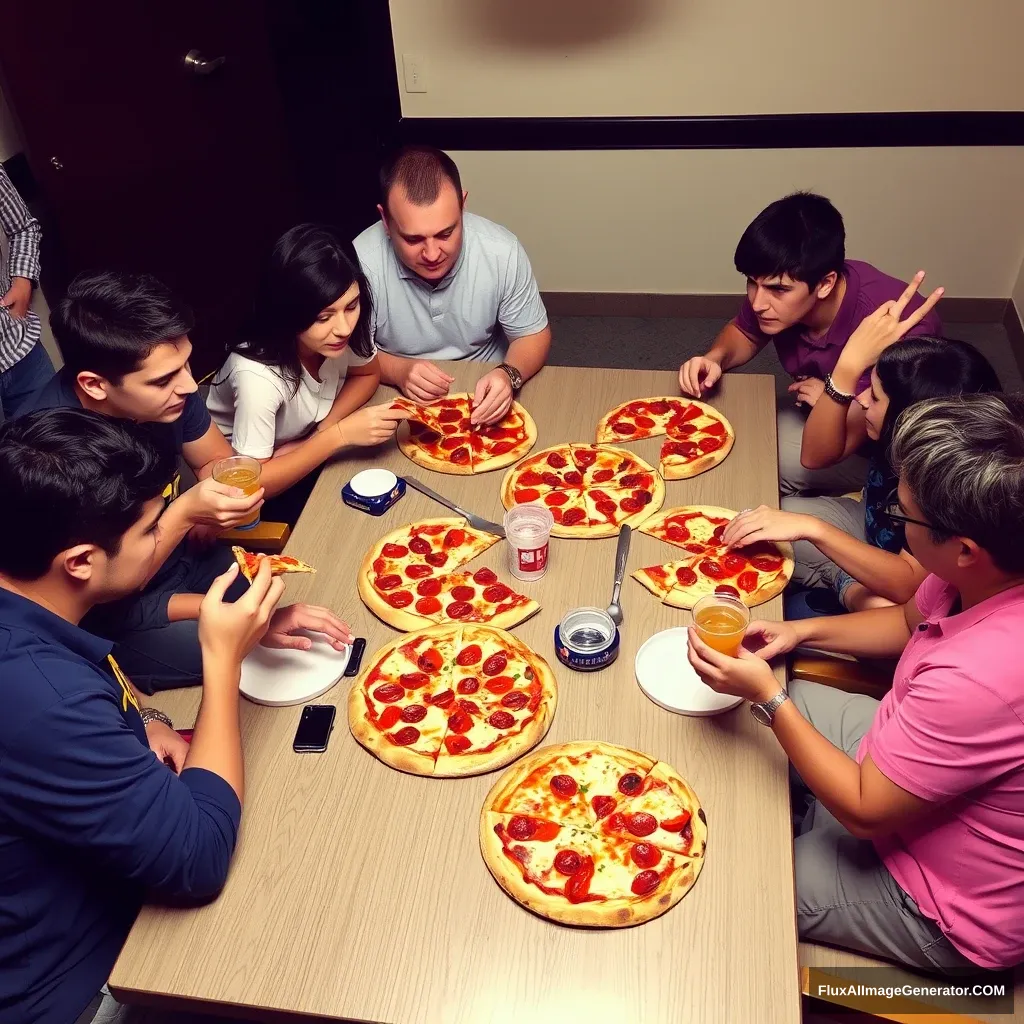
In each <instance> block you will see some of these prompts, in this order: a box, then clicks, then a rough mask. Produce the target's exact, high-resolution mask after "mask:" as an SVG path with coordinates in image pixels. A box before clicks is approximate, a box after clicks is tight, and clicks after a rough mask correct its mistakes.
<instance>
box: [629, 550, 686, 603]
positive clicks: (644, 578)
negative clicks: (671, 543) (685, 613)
mask: <svg viewBox="0 0 1024 1024" xmlns="http://www.w3.org/2000/svg"><path fill="white" fill-rule="evenodd" d="M633 579H635V580H636V581H637V583H639V584H641V585H642V586H644V587H646V588H647V589H648V590H649V591H650V592H651V593H652V594H653V595H654V596H655V597H657V598H660V599H661V600H662V601H664V602H666V603H668V598H669V595H670V594H672V592H673V591H674V590H675V589H676V588H677V587H687V586H691V585H693V584H694V583H696V582H697V574H696V572H694V570H693V557H692V556H691V557H690V558H680V559H677V560H676V561H674V562H666V563H665V564H664V565H648V566H646V567H644V568H643V569H637V570H636V572H634V573H633ZM680 607H682V606H680Z"/></svg>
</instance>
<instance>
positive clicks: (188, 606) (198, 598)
mask: <svg viewBox="0 0 1024 1024" xmlns="http://www.w3.org/2000/svg"><path fill="white" fill-rule="evenodd" d="M202 603H203V595H202V594H171V599H170V600H169V601H168V602H167V620H168V621H169V622H184V621H186V620H187V619H198V618H199V606H200V605H201V604H202Z"/></svg>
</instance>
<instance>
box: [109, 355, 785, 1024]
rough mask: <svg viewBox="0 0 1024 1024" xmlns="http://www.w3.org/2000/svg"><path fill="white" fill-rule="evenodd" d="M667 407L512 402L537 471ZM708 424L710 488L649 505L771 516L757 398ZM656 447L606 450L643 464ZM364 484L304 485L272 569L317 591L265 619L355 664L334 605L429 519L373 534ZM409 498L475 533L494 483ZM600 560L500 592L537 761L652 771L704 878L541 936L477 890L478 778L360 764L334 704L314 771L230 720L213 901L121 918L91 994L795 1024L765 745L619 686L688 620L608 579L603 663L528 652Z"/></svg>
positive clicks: (550, 393)
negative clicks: (680, 797)
mask: <svg viewBox="0 0 1024 1024" xmlns="http://www.w3.org/2000/svg"><path fill="white" fill-rule="evenodd" d="M446 368H447V369H449V370H450V372H451V373H452V374H453V375H454V376H455V378H456V384H455V385H454V388H456V389H457V388H460V387H461V388H471V387H472V381H473V380H475V378H476V376H478V375H479V373H480V367H479V366H477V365H468V364H451V365H450V366H448V367H446ZM676 389H677V384H676V378H675V374H674V373H668V372H664V371H646V370H644V371H639V370H636V371H623V370H598V369H572V368H563V367H549V368H547V369H545V370H544V371H543V372H542V373H541V374H540V376H539V377H538V378H536V379H535V380H533V381H531V382H530V383H529V384H527V386H526V388H525V389H524V392H523V398H522V400H523V402H524V404H525V405H526V407H527V408H528V409H529V410H530V412H531V413H532V414H533V415H534V417H535V418H536V420H537V426H538V428H539V434H540V436H539V440H538V448H542V447H545V446H547V445H550V444H554V443H556V442H560V441H576V440H581V441H587V440H590V439H591V438H592V437H593V435H594V428H595V425H596V423H597V421H598V419H599V418H600V416H601V415H602V414H603V413H604V412H606V411H607V410H608V409H610V408H611V407H612V406H614V405H616V404H617V403H619V402H621V401H625V400H627V399H629V398H634V397H641V396H646V395H660V394H676V393H677V390H676ZM384 397H386V396H385V394H384V392H382V394H381V395H380V396H379V400H383V399H384ZM715 405H716V406H718V407H719V408H720V409H721V410H722V411H723V412H724V413H725V414H726V415H727V416H728V417H729V419H730V420H731V421H732V423H733V425H734V426H735V428H736V433H737V440H736V445H735V448H734V449H733V451H732V453H731V455H730V456H729V457H728V458H727V459H726V460H725V462H724V463H723V464H722V465H721V466H719V467H717V468H716V469H714V470H712V471H711V472H709V473H705V474H704V475H702V476H699V477H697V478H696V479H694V480H689V481H679V482H675V483H669V484H668V494H667V499H666V507H667V506H672V505H682V504H691V503H698V504H710V505H723V506H725V507H727V508H735V509H741V508H746V507H750V506H754V505H757V504H759V503H762V502H763V503H766V504H771V505H775V504H777V496H778V487H777V482H776V473H777V468H776V448H775V392H774V385H773V382H772V378H770V377H766V376H754V375H746V374H738V375H737V374H730V375H728V376H727V378H726V380H725V381H724V382H723V385H722V387H721V389H720V392H719V393H718V394H717V395H716V397H715ZM659 445H660V439H652V440H648V441H644V442H639V443H637V444H635V445H632V446H631V447H632V448H633V450H635V451H637V452H638V454H640V455H642V456H643V457H645V458H647V459H648V461H650V462H652V463H653V464H654V465H657V461H658V449H659ZM366 465H383V466H387V467H389V468H391V469H393V470H394V471H395V472H396V473H399V474H401V473H402V472H404V471H406V470H408V469H409V468H410V464H409V462H408V461H407V460H406V459H405V458H404V457H403V456H402V455H401V453H400V452H399V451H398V450H397V448H396V447H395V446H394V445H392V446H389V447H388V448H386V449H383V450H377V451H373V452H368V453H365V454H363V455H359V456H356V457H355V458H352V459H346V460H344V461H343V462H340V463H338V464H337V465H335V466H332V467H330V468H329V469H327V470H326V471H325V472H324V473H323V474H322V476H321V478H320V481H319V483H318V484H317V487H316V490H315V491H314V493H313V496H312V498H311V500H310V502H309V504H308V506H307V508H306V511H305V513H304V514H303V516H302V519H301V521H300V522H299V524H298V528H297V529H296V531H295V533H294V535H293V538H292V541H291V543H290V544H289V546H288V551H289V552H290V553H293V554H295V555H297V556H299V557H300V558H304V559H307V560H308V561H310V562H311V563H313V564H314V565H315V566H317V567H318V572H317V574H316V575H315V576H313V577H308V578H307V577H293V578H291V579H290V581H289V585H288V595H287V599H288V600H290V601H295V600H304V601H310V602H315V603H319V604H328V605H331V606H332V607H333V608H335V609H337V610H338V611H339V612H340V613H341V614H342V615H343V617H345V618H347V620H348V621H349V622H350V623H351V624H352V626H353V627H354V629H355V631H356V633H357V635H363V636H366V637H367V638H368V641H369V646H368V656H370V655H372V652H373V651H375V650H376V649H377V648H378V647H380V646H382V645H383V644H384V643H385V642H386V641H388V640H390V639H392V638H393V637H394V636H395V633H394V631H393V630H391V628H390V627H388V626H385V625H384V624H383V623H381V622H379V621H377V620H376V619H375V618H374V617H373V616H372V615H371V614H370V613H369V611H368V610H367V609H366V608H365V607H364V606H363V605H362V603H361V602H360V601H359V599H358V597H357V596H356V590H355V583H354V580H355V573H356V568H357V566H358V565H359V562H360V560H361V559H362V557H363V554H364V552H365V551H366V550H367V549H368V548H369V547H370V545H371V544H372V543H373V542H374V541H376V540H377V539H378V538H379V537H380V536H381V535H382V534H383V533H385V532H386V531H389V530H391V529H393V528H394V527H397V526H400V525H402V524H403V523H406V522H410V521H412V520H415V519H421V518H424V517H426V516H436V515H439V514H444V513H443V510H442V509H441V508H440V507H439V506H437V505H436V504H434V503H432V502H430V501H428V500H427V499H426V498H424V497H422V496H421V495H419V494H417V493H415V492H413V491H411V490H410V491H409V492H408V494H407V495H406V497H405V498H403V499H402V500H401V501H400V502H399V503H398V504H397V505H396V506H395V507H394V508H393V509H391V510H390V511H389V512H388V514H387V515H386V516H384V517H382V518H381V519H374V518H372V517H370V516H367V515H364V514H363V513H360V512H357V511H355V510H353V509H350V508H348V507H346V506H345V505H343V504H342V503H341V501H340V498H339V491H340V489H341V486H342V484H343V483H344V482H345V480H347V479H348V478H349V477H350V476H351V475H352V474H353V473H354V472H355V471H356V470H358V469H361V468H364V466H366ZM421 472H422V471H421ZM428 476H429V480H430V483H431V484H432V485H433V486H434V487H435V488H437V489H439V490H441V491H443V492H446V493H447V494H448V495H450V496H452V497H455V498H458V499H460V500H461V501H462V502H464V504H465V506H466V507H468V508H470V509H472V510H473V511H475V512H478V513H479V514H481V515H484V516H486V517H488V518H491V519H497V520H498V521H500V519H501V513H502V508H501V504H500V500H499V496H498V492H499V484H500V482H501V477H502V474H501V473H491V474H483V475H480V476H475V477H468V478H467V477H457V476H439V475H436V474H428ZM614 552H615V540H614V539H609V540H588V541H580V540H553V541H552V550H551V563H550V568H549V570H548V573H547V575H546V576H545V577H544V579H542V580H541V581H539V582H538V583H535V584H523V587H524V589H525V591H526V592H527V593H529V594H531V595H533V596H535V597H536V598H537V599H538V600H539V601H540V602H541V605H542V608H541V611H540V612H539V613H538V614H537V615H536V616H534V618H532V619H531V620H530V621H528V622H526V623H524V624H522V625H521V626H519V627H517V628H516V633H517V635H519V636H520V637H522V638H523V639H524V640H525V641H527V642H528V643H529V644H531V645H532V646H533V647H534V648H535V649H536V650H537V651H538V652H540V653H541V654H542V655H543V656H544V657H546V658H547V659H549V661H550V662H551V663H552V666H553V667H554V669H555V671H556V674H557V676H558V681H559V703H558V710H557V713H556V715H555V718H554V724H553V725H552V727H551V731H550V732H549V733H548V735H547V737H546V739H545V741H544V742H545V743H561V742H565V741H568V740H579V739H591V738H592V739H602V740H607V741H609V742H611V743H618V744H623V745H625V746H627V747H634V748H636V749H637V750H642V751H644V752H645V753H647V754H649V755H651V756H652V757H655V758H658V759H660V760H663V761H667V762H668V763H669V764H671V765H674V766H675V767H676V768H677V769H678V770H679V771H680V772H681V773H682V775H683V776H684V778H686V779H687V780H688V781H689V782H690V783H691V785H692V786H693V787H694V789H695V790H696V792H697V794H698V796H699V797H700V800H701V803H702V804H703V806H704V808H705V810H706V812H707V816H708V823H709V839H708V849H707V861H706V864H705V867H704V870H703V872H702V874H701V876H700V879H699V880H698V882H697V884H696V886H695V887H694V888H693V890H692V891H691V892H690V893H689V894H688V895H687V896H686V898H685V899H684V900H683V901H682V902H681V903H680V904H679V905H678V906H677V907H675V908H674V909H672V910H670V911H669V912H668V913H667V914H665V915H664V916H662V917H660V918H658V919H656V920H654V921H651V922H649V923H647V924H643V925H640V926H639V927H635V928H627V929H621V930H615V929H611V930H602V931H589V930H584V929H572V928H566V927H562V926H559V925H556V924H553V923H551V922H549V921H546V920H544V919H542V918H539V917H535V916H534V915H532V914H531V913H529V912H528V911H526V910H524V909H523V908H521V907H520V906H519V905H518V904H516V903H514V902H513V901H512V900H511V899H509V898H508V897H507V896H506V895H505V894H504V892H502V890H501V889H499V887H498V885H497V884H496V883H495V882H494V880H493V879H492V878H491V876H490V874H489V873H488V871H487V868H486V867H485V865H484V862H483V860H482V858H481V856H480V852H479V849H478V845H477V821H478V814H479V810H480V806H481V804H482V802H483V798H484V795H485V794H486V792H487V790H488V789H489V788H490V786H491V785H492V784H493V782H494V780H495V778H496V777H497V776H496V775H495V774H490V775H484V776H479V777H477V778H472V779H463V780H435V779H427V778H419V777H413V776H408V775H402V774H401V773H399V772H396V771H393V770H392V769H390V768H388V767H386V766H385V765H383V764H381V763H380V762H378V761H376V760H375V759H374V758H373V757H372V756H371V755H370V754H368V753H367V752H366V751H365V750H364V749H363V748H362V747H360V746H358V745H357V744H356V743H355V741H354V740H353V739H352V737H351V736H350V734H349V732H348V729H347V723H346V719H345V717H344V713H345V712H344V709H345V693H346V690H347V683H343V684H341V685H339V686H337V687H336V688H335V689H334V690H332V691H331V692H330V693H328V694H327V695H326V696H325V697H323V698H321V699H322V700H323V701H330V702H332V703H336V704H338V705H339V715H338V722H337V727H336V729H335V733H334V736H333V738H332V740H331V743H330V747H329V749H328V751H327V753H326V754H323V755H297V754H294V753H293V752H292V749H291V742H292V737H293V735H294V732H295V726H296V723H297V721H298V718H299V713H300V710H301V709H300V708H298V707H293V708H263V707H257V706H254V705H251V704H248V703H247V702H245V701H243V705H244V706H243V709H242V727H243V734H244V740H245V757H246V774H247V780H246V804H245V811H244V814H243V819H242V831H241V837H240V841H239V845H238V850H237V853H236V856H235V861H234V864H233V866H232V869H231V877H230V879H229V881H228V884H227V887H226V889H225V890H224V893H223V894H222V895H221V897H220V898H219V899H218V900H217V901H216V902H215V903H213V904H211V905H210V906H208V907H204V908H202V909H199V910H173V909H166V908H158V907H150V908H147V909H145V910H143V912H142V914H141V915H140V917H139V919H138V922H137V923H136V925H135V927H134V929H133V930H132V933H131V935H130V936H129V938H128V942H127V943H126V945H125V947H124V951H123V952H122V954H121V957H120V959H119V960H118V963H117V966H116V968H115V970H114V973H113V975H112V978H111V986H112V987H113V988H114V989H115V992H116V994H117V995H118V996H119V997H121V998H124V999H126V1000H127V1001H129V1002H142V1003H149V1004H150V1005H173V1006H178V1007H182V1008H184V1007H187V1006H190V1007H193V1008H199V1007H200V1004H201V1002H203V1003H206V1004H207V1008H208V1009H211V1010H213V1009H219V1010H221V1011H222V1012H223V1011H228V1007H232V1006H233V1007H234V1008H235V1012H242V1011H241V1010H240V1008H241V1007H248V1008H252V1009H250V1010H248V1011H247V1016H250V1017H254V1018H257V1019H268V1020H270V1019H282V1018H281V1017H279V1016H278V1014H275V1013H274V1012H273V1011H275V1010H276V1011H286V1012H288V1013H289V1015H290V1014H298V1013H303V1014H312V1015H315V1016H323V1017H328V1018H346V1019H355V1020H359V1021H375V1022H376V1021H380V1022H401V1024H406V1022H409V1024H412V1022H420V1021H423V1022H466V1024H484V1022H504V1021H509V1022H516V1024H525V1022H528V1024H545V1022H549V1021H550V1022H551V1024H571V1022H575V1021H586V1022H588V1024H602V1022H608V1024H639V1022H642V1024H659V1022H665V1024H677V1022H687V1024H699V1022H704V1021H706V1022H708V1024H726V1022H736V1024H753V1022H755V1021H767V1022H771V1024H784V1022H789V1021H793V1022H796V1021H798V1020H799V1015H800V996H799V982H798V969H797V935H796V923H795V913H794V905H795V903H794V884H793V842H792V837H791V832H790V809H789V796H788V789H787V774H786V759H785V757H784V755H783V754H782V752H781V750H780V748H779V745H778V743H776V741H775V739H774V737H773V736H772V735H771V733H770V732H769V731H768V730H767V729H764V728H762V727H761V726H758V725H757V724H756V723H755V722H754V720H753V719H752V717H751V716H750V715H749V714H748V713H747V711H746V709H745V708H744V707H740V708H738V709H736V710H735V711H731V712H729V713H727V714H724V715H720V716H718V717H715V718H685V717H682V716H679V715H674V714H671V713H669V712H667V711H664V710H662V709H661V708H659V707H657V706H656V705H655V704H653V703H651V701H649V700H648V699H647V698H646V697H645V696H644V695H643V693H642V692H641V691H640V689H639V687H638V686H637V685H636V682H635V680H634V676H633V657H634V655H635V653H636V651H637V649H638V648H639V646H640V644H641V643H642V642H643V641H644V640H645V639H646V638H647V637H649V636H650V635H651V634H653V633H655V632H657V631H658V630H661V629H666V628H668V627H669V626H672V625H679V624H683V623H686V622H687V621H688V620H689V614H688V613H687V612H681V611H677V610H674V609H671V608H668V607H666V606H664V605H662V604H660V603H659V602H658V601H657V599H656V598H654V597H653V596H652V595H650V594H648V593H647V592H646V591H645V590H643V589H642V588H641V587H640V585H639V584H638V583H636V582H635V581H633V580H630V579H627V580H626V582H625V583H624V585H623V607H624V611H625V616H626V620H625V625H624V627H623V642H622V653H621V655H620V657H619V659H618V661H617V662H616V663H615V664H614V665H613V666H611V667H610V668H608V669H606V670H604V671H603V672H600V673H595V674H577V673H574V672H571V671H569V670H568V669H566V668H563V667H562V666H561V665H560V664H559V663H558V662H557V661H556V659H555V656H554V649H553V642H552V631H553V629H554V627H555V625H556V623H557V622H558V621H559V619H560V617H561V616H562V615H563V613H564V612H565V611H566V610H568V609H570V608H574V607H577V606H579V605H585V604H596V605H601V606H604V605H605V604H606V603H607V601H608V598H609V595H610V590H611V577H612V570H613V561H614ZM505 557H506V547H505V545H503V544H497V545H495V546H494V547H493V548H492V549H491V550H490V551H489V552H487V553H486V554H485V555H484V556H483V557H482V558H481V559H479V560H478V561H477V562H474V563H473V564H474V566H477V567H478V566H480V565H484V564H487V565H490V566H492V567H493V568H495V569H496V570H497V571H498V572H499V573H500V575H501V576H502V577H503V578H506V579H509V573H508V571H507V569H506V568H505V566H504V564H503V563H504V559H505ZM673 557H675V549H673V548H671V547H670V546H669V545H667V544H664V543H662V542H660V541H657V540H654V539H653V538H651V537H646V536H643V535H640V534H635V535H634V540H633V549H632V553H631V555H630V562H629V568H630V570H632V569H635V568H637V567H638V566H641V565H650V564H653V563H656V562H664V561H668V560H670V559H671V558H673ZM510 582H514V581H510ZM780 610H781V601H780V600H779V599H776V600H774V601H772V602H771V603H770V604H768V605H765V606H763V607H762V608H761V609H760V611H759V614H761V615H763V616H766V617H770V618H778V617H779V613H780ZM197 700H198V692H197V691H183V692H179V694H177V695H174V697H173V698H172V699H171V701H170V704H172V705H174V706H175V710H177V711H178V712H179V717H180V715H181V712H182V710H186V711H187V710H188V709H191V710H192V711H193V712H194V708H195V705H196V703H197ZM167 703H168V702H167V701H165V705H166V704H167ZM210 1003H214V1004H220V1005H219V1006H217V1007H211V1006H209V1004H210ZM228 1012H230V1011H228ZM283 1019H287V1018H283Z"/></svg>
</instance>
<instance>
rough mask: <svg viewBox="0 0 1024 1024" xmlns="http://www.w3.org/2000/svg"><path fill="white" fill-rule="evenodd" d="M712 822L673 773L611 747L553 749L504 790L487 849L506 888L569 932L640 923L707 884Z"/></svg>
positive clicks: (489, 806) (491, 809) (512, 773)
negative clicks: (700, 880) (703, 873)
mask: <svg viewBox="0 0 1024 1024" xmlns="http://www.w3.org/2000/svg"><path fill="white" fill-rule="evenodd" d="M707 837H708V828H707V818H706V817H705V814H704V811H703V810H702V809H701V806H700V803H699V801H698V800H697V796H696V794H695V793H694V792H693V790H692V789H691V788H690V787H689V786H688V785H687V783H686V782H685V781H684V780H683V779H682V778H681V777H680V776H679V774H678V773H677V772H676V771H675V770H674V769H673V768H670V767H669V766H668V765H667V764H664V763H662V762H660V761H655V760H654V759H653V758H650V757H647V756H646V755H645V754H641V753H638V752H637V751H635V750H628V749H627V748H625V747H616V746H612V745H611V744H608V743H601V742H576V743H565V744H563V745H561V746H554V747H544V748H543V749H542V750H538V751H536V752H535V753H533V754H531V755H530V756H529V757H525V758H523V760H521V761H520V762H518V763H517V764H515V765H513V766H512V767H511V768H510V769H509V770H508V771H506V772H505V773H504V774H503V775H502V776H501V778H500V779H499V780H498V781H497V782H496V783H495V785H494V787H493V788H492V789H491V791H490V793H488V794H487V798H486V800H485V801H484V806H483V809H482V811H481V813H480V850H481V853H482V854H483V858H484V861H485V862H486V864H487V867H488V868H489V869H490V872H491V874H492V875H494V877H495V879H496V880H497V882H498V884H499V885H500V886H501V887H502V888H503V889H504V890H505V891H506V892H507V893H508V894H509V895H510V896H511V897H512V898H513V899H514V900H517V901H518V902H519V903H521V904H523V906H525V907H528V908H529V909H530V910H532V911H534V912H535V913H537V914H541V915H543V916H544V917H549V918H551V919H552V920H553V921H560V922H562V923H563V924H575V925H590V926H593V927H602V928H616V927H621V926H623V925H632V924H640V923H641V922H642V921H648V920H650V919H651V918H652V917H657V916H658V915H659V914H663V913H665V911H666V910H668V909H669V908H670V907H672V906H674V905H675V904H676V903H678V902H679V901H680V900H681V899H682V898H683V897H684V896H685V895H686V893H687V892H688V891H689V890H690V887H691V886H692V885H693V883H694V882H695V881H696V880H697V876H698V875H699V874H700V869H701V867H702V866H703V864H704V851H705V848H706V846H707Z"/></svg>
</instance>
